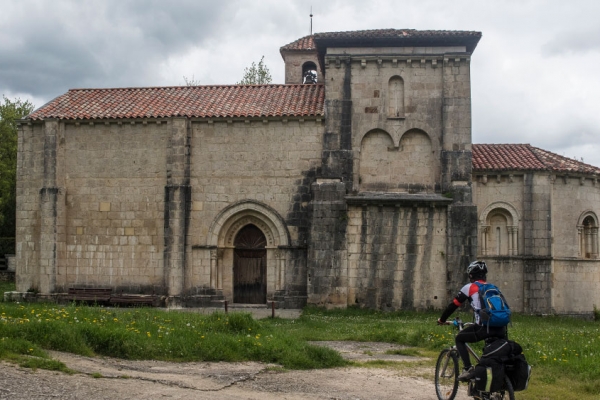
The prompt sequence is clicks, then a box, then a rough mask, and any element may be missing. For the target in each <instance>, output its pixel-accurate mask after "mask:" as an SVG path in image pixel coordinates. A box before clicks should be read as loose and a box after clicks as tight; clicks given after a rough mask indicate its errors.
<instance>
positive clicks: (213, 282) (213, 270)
mask: <svg viewBox="0 0 600 400" xmlns="http://www.w3.org/2000/svg"><path fill="white" fill-rule="evenodd" d="M210 288H211V289H216V288H217V250H216V249H214V250H211V251H210Z"/></svg>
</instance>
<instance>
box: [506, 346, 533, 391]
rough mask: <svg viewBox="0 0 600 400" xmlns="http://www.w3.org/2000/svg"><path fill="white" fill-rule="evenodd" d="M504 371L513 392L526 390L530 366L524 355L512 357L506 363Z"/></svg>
mask: <svg viewBox="0 0 600 400" xmlns="http://www.w3.org/2000/svg"><path fill="white" fill-rule="evenodd" d="M505 370H506V375H507V376H508V379H510V382H511V383H512V385H513V389H514V391H515V392H518V391H521V390H525V389H527V386H528V385H529V378H530V377H531V365H529V364H528V363H527V360H526V359H525V355H523V354H519V355H516V356H514V357H513V358H512V359H511V360H510V361H508V362H507V363H506V365H505Z"/></svg>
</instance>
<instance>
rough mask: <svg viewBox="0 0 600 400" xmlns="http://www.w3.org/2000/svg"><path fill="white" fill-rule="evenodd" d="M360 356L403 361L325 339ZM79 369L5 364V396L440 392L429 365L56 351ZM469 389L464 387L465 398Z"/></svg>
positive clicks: (344, 399) (353, 398)
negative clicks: (289, 367) (278, 363)
mask: <svg viewBox="0 0 600 400" xmlns="http://www.w3.org/2000/svg"><path fill="white" fill-rule="evenodd" d="M321 345H326V346H328V347H332V348H334V349H336V350H338V351H339V352H340V353H341V354H342V355H343V356H344V357H346V358H348V359H352V360H356V361H364V360H375V359H385V360H389V361H403V360H407V359H411V358H409V357H405V356H396V355H389V354H385V351H386V350H388V349H390V348H392V347H393V345H390V344H388V343H358V342H322V343H321ZM52 356H53V358H55V359H58V360H60V361H62V362H64V363H65V364H66V365H67V366H68V367H69V368H71V369H73V370H75V371H78V372H79V373H77V374H74V375H67V374H64V373H58V372H50V371H43V370H37V371H31V370H29V369H24V368H20V367H16V366H14V365H12V364H7V363H2V364H1V365H0V399H86V400H100V399H109V400H121V399H200V400H203V399H212V400H214V399H225V400H228V399H245V400H254V399H256V400H258V399H260V400H275V399H277V400H281V399H288V400H299V399H307V400H313V399H314V400H316V399H319V400H321V399H328V400H365V399H379V400H387V399H390V400H391V399H394V400H397V399H425V400H429V399H432V400H433V399H436V396H435V392H434V387H433V382H432V379H431V378H429V379H428V378H424V377H423V376H426V375H427V374H429V373H431V374H432V371H431V372H430V371H427V370H421V371H411V373H410V374H409V373H407V372H406V371H399V370H398V369H381V368H362V367H361V368H359V367H348V368H335V369H326V370H310V371H286V372H281V371H279V370H277V369H273V368H270V367H274V366H272V365H271V366H269V365H266V364H262V363H254V362H247V363H205V362H199V363H169V362H160V361H126V360H118V359H112V358H105V357H102V358H88V357H80V356H75V355H72V354H67V353H57V352H53V353H52ZM466 398H467V397H466V396H464V393H462V397H461V396H458V397H457V399H459V400H463V399H466Z"/></svg>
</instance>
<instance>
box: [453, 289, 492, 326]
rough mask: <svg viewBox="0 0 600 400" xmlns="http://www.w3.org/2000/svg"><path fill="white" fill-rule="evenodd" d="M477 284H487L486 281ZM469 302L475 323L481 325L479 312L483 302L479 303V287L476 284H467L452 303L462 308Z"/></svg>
mask: <svg viewBox="0 0 600 400" xmlns="http://www.w3.org/2000/svg"><path fill="white" fill-rule="evenodd" d="M476 282H479V283H486V282H485V281H484V280H478V281H476ZM467 300H469V302H470V303H471V307H472V308H473V311H474V313H475V323H476V324H479V322H480V321H479V310H480V309H481V301H479V286H477V285H476V284H475V283H467V284H466V285H465V286H463V287H462V289H460V291H459V292H458V294H457V295H456V297H455V298H454V300H452V302H453V303H454V304H455V305H456V306H458V307H460V306H461V305H462V304H463V303H464V302H465V301H467Z"/></svg>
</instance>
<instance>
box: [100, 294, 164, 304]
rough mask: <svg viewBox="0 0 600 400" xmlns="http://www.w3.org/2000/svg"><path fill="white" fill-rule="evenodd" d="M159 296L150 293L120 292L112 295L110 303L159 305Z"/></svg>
mask: <svg viewBox="0 0 600 400" xmlns="http://www.w3.org/2000/svg"><path fill="white" fill-rule="evenodd" d="M158 302H159V298H158V296H156V295H148V294H123V293H121V294H119V295H113V296H110V304H114V305H131V306H150V307H156V306H158Z"/></svg>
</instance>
